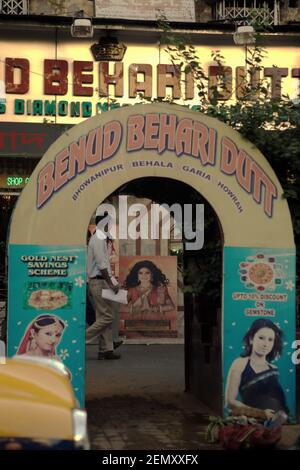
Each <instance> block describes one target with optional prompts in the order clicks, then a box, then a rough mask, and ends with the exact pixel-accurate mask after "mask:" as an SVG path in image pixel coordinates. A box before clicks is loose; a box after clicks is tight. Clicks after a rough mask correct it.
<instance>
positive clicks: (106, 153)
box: [103, 121, 122, 160]
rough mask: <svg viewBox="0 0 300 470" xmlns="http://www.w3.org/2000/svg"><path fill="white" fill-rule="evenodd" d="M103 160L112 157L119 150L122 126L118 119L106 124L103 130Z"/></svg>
mask: <svg viewBox="0 0 300 470" xmlns="http://www.w3.org/2000/svg"><path fill="white" fill-rule="evenodd" d="M103 134H104V135H103V137H104V138H103V160H104V159H106V158H111V157H112V156H113V155H114V153H115V152H116V151H117V149H118V147H119V145H120V142H121V138H122V127H121V124H120V123H119V122H118V121H111V122H109V123H108V124H106V125H105V126H104V131H103Z"/></svg>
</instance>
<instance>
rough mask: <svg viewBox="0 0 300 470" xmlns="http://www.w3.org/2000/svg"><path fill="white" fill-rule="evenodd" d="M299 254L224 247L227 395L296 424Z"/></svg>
mask: <svg viewBox="0 0 300 470" xmlns="http://www.w3.org/2000/svg"><path fill="white" fill-rule="evenodd" d="M295 322H296V315H295V252H294V250H293V249H279V248H263V249H260V248H235V247H225V248H224V325H223V327H224V349H223V356H224V357H223V360H224V387H225V389H224V394H225V395H224V396H225V413H228V407H230V404H231V405H232V404H234V406H235V405H236V406H243V405H247V406H251V407H253V408H258V409H263V410H274V411H279V410H283V411H285V412H286V413H287V414H288V416H289V421H290V422H295V387H296V384H295V365H294V364H293V361H292V357H293V352H294V349H293V347H292V343H293V341H294V340H295V336H296V329H295V328H296V323H295Z"/></svg>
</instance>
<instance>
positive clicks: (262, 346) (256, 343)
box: [252, 328, 275, 356]
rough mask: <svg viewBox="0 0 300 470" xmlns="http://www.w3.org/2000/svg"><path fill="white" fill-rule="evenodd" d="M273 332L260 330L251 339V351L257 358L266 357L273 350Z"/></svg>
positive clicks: (270, 329)
mask: <svg viewBox="0 0 300 470" xmlns="http://www.w3.org/2000/svg"><path fill="white" fill-rule="evenodd" d="M274 341H275V332H274V330H272V328H260V329H259V330H258V331H257V332H256V333H255V335H254V337H253V343H252V351H254V352H255V353H256V354H258V355H259V356H267V355H268V354H269V353H270V352H271V351H272V349H273V346H274Z"/></svg>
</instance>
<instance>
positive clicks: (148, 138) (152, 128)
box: [144, 114, 159, 149]
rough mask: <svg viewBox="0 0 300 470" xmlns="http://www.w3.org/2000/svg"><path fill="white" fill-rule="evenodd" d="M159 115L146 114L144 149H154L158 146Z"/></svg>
mask: <svg viewBox="0 0 300 470" xmlns="http://www.w3.org/2000/svg"><path fill="white" fill-rule="evenodd" d="M157 124H159V114H146V125H145V144H144V148H145V149H156V148H157V144H158V138H157V135H158V131H159V125H157Z"/></svg>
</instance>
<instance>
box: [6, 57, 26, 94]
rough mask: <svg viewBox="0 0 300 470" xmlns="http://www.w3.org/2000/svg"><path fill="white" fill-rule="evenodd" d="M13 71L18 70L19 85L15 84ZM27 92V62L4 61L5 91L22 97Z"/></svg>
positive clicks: (21, 60)
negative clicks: (19, 73) (19, 74)
mask: <svg viewBox="0 0 300 470" xmlns="http://www.w3.org/2000/svg"><path fill="white" fill-rule="evenodd" d="M15 69H20V72H21V77H20V83H15ZM28 90H29V60H28V59H11V58H6V59H5V91H6V93H19V94H20V95H23V94H24V93H28Z"/></svg>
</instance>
